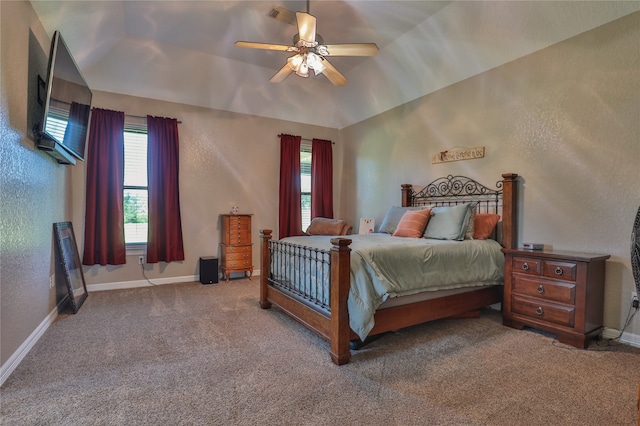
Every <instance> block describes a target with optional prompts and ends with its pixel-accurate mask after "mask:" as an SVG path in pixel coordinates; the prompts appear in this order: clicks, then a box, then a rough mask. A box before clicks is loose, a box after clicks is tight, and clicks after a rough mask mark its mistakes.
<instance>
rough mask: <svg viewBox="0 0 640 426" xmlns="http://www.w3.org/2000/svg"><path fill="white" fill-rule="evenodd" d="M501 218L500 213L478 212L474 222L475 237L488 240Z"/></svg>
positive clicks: (475, 238)
mask: <svg viewBox="0 0 640 426" xmlns="http://www.w3.org/2000/svg"><path fill="white" fill-rule="evenodd" d="M499 220H500V215H497V214H490V213H478V214H476V221H475V223H474V224H473V239H474V240H486V239H487V238H489V237H490V236H491V234H493V230H494V229H496V225H497V224H498V221H499Z"/></svg>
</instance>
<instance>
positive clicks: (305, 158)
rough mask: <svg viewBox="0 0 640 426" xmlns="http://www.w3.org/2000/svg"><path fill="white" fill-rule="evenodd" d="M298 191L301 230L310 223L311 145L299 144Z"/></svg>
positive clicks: (305, 228) (304, 229)
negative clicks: (299, 191)
mask: <svg viewBox="0 0 640 426" xmlns="http://www.w3.org/2000/svg"><path fill="white" fill-rule="evenodd" d="M300 190H301V195H302V197H301V206H300V208H301V212H302V230H303V231H306V230H307V228H308V227H309V224H310V223H311V145H309V144H300Z"/></svg>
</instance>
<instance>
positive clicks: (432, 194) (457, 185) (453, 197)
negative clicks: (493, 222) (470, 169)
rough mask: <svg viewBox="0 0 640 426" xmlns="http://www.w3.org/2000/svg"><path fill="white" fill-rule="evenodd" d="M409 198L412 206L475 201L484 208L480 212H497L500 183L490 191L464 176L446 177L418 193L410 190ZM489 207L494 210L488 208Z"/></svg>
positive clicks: (500, 195)
mask: <svg viewBox="0 0 640 426" xmlns="http://www.w3.org/2000/svg"><path fill="white" fill-rule="evenodd" d="M410 197H411V205H413V206H423V205H427V204H432V205H437V206H442V205H455V204H459V203H465V202H470V201H475V202H478V203H479V205H482V206H484V208H482V209H481V210H483V211H487V212H488V211H494V212H497V211H498V208H499V205H500V200H501V199H502V181H498V182H497V183H496V189H491V188H488V187H486V186H485V185H483V184H481V183H479V182H477V181H475V180H473V179H471V178H468V177H466V176H452V175H448V176H447V177H441V178H438V179H436V180H434V181H433V182H431V183H430V184H428V185H427V186H425V187H424V188H422V189H421V190H420V191H417V192H416V191H415V190H413V188H412V189H411V193H410ZM491 205H493V206H494V208H489V207H490V206H491Z"/></svg>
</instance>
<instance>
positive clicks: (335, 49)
mask: <svg viewBox="0 0 640 426" xmlns="http://www.w3.org/2000/svg"><path fill="white" fill-rule="evenodd" d="M324 47H326V49H327V52H328V55H326V56H376V55H377V54H378V46H376V44H375V43H351V44H347V43H346V44H328V45H325V46H324Z"/></svg>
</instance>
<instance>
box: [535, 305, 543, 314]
mask: <svg viewBox="0 0 640 426" xmlns="http://www.w3.org/2000/svg"><path fill="white" fill-rule="evenodd" d="M536 314H538V315H542V314H544V311H543V310H542V306H538V309H536Z"/></svg>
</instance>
